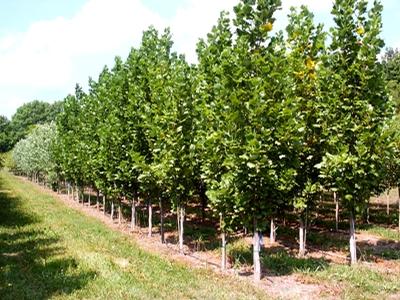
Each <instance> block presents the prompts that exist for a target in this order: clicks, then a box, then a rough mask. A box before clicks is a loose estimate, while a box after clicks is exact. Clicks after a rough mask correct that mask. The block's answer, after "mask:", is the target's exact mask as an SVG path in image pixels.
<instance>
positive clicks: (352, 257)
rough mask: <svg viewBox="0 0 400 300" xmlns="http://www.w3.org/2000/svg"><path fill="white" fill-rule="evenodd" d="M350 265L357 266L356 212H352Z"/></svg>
mask: <svg viewBox="0 0 400 300" xmlns="http://www.w3.org/2000/svg"><path fill="white" fill-rule="evenodd" d="M350 263H351V264H352V265H355V264H357V245H356V230H355V221H354V211H352V212H350Z"/></svg>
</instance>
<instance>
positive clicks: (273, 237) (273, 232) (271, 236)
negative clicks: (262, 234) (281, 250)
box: [269, 218, 276, 244]
mask: <svg viewBox="0 0 400 300" xmlns="http://www.w3.org/2000/svg"><path fill="white" fill-rule="evenodd" d="M275 241H276V229H275V221H274V218H271V229H270V233H269V242H270V244H273V243H275Z"/></svg>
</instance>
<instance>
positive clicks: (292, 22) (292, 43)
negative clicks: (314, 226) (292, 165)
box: [286, 6, 325, 256]
mask: <svg viewBox="0 0 400 300" xmlns="http://www.w3.org/2000/svg"><path fill="white" fill-rule="evenodd" d="M286 31H287V36H288V37H287V45H288V48H287V51H288V54H287V55H288V62H289V65H290V68H291V70H292V80H293V81H292V84H293V89H292V91H293V94H292V97H293V98H294V99H295V105H296V113H295V119H296V120H297V124H296V125H297V127H296V128H297V131H298V133H297V137H298V138H299V142H300V145H299V146H300V147H297V148H296V151H297V153H296V156H295V157H296V160H298V162H297V163H298V164H297V167H296V173H297V176H296V188H295V191H296V192H295V197H294V207H295V209H296V210H297V214H298V216H299V222H300V230H299V254H300V255H301V256H303V255H304V253H305V250H306V229H307V228H306V227H307V212H308V210H309V209H310V208H312V206H313V205H314V202H315V198H316V196H317V193H318V192H319V191H320V183H319V181H320V180H319V170H318V169H317V168H316V167H315V165H317V164H318V163H320V162H321V159H322V155H323V147H324V142H323V141H324V138H323V135H322V133H323V132H322V129H323V127H324V116H325V109H324V102H323V100H324V99H323V97H322V95H321V92H320V85H321V83H323V81H324V78H323V76H322V75H321V74H323V72H321V66H320V61H321V58H322V54H323V51H324V50H325V45H324V44H325V34H324V33H323V31H322V25H318V26H316V25H314V22H313V15H312V13H311V12H310V11H309V10H308V9H307V8H306V7H304V6H302V7H301V10H300V11H299V12H297V11H296V10H295V9H294V8H292V10H291V14H290V15H289V25H288V26H287V28H286Z"/></svg>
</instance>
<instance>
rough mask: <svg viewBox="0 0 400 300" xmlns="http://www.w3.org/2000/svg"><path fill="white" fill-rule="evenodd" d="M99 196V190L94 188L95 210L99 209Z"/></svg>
mask: <svg viewBox="0 0 400 300" xmlns="http://www.w3.org/2000/svg"><path fill="white" fill-rule="evenodd" d="M99 198H100V194H99V190H97V189H96V209H97V211H99V210H100V203H99Z"/></svg>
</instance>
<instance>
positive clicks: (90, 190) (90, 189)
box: [88, 188, 92, 207]
mask: <svg viewBox="0 0 400 300" xmlns="http://www.w3.org/2000/svg"><path fill="white" fill-rule="evenodd" d="M91 193H92V188H89V197H88V202H89V207H90V205H92V203H90V194H91Z"/></svg>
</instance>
